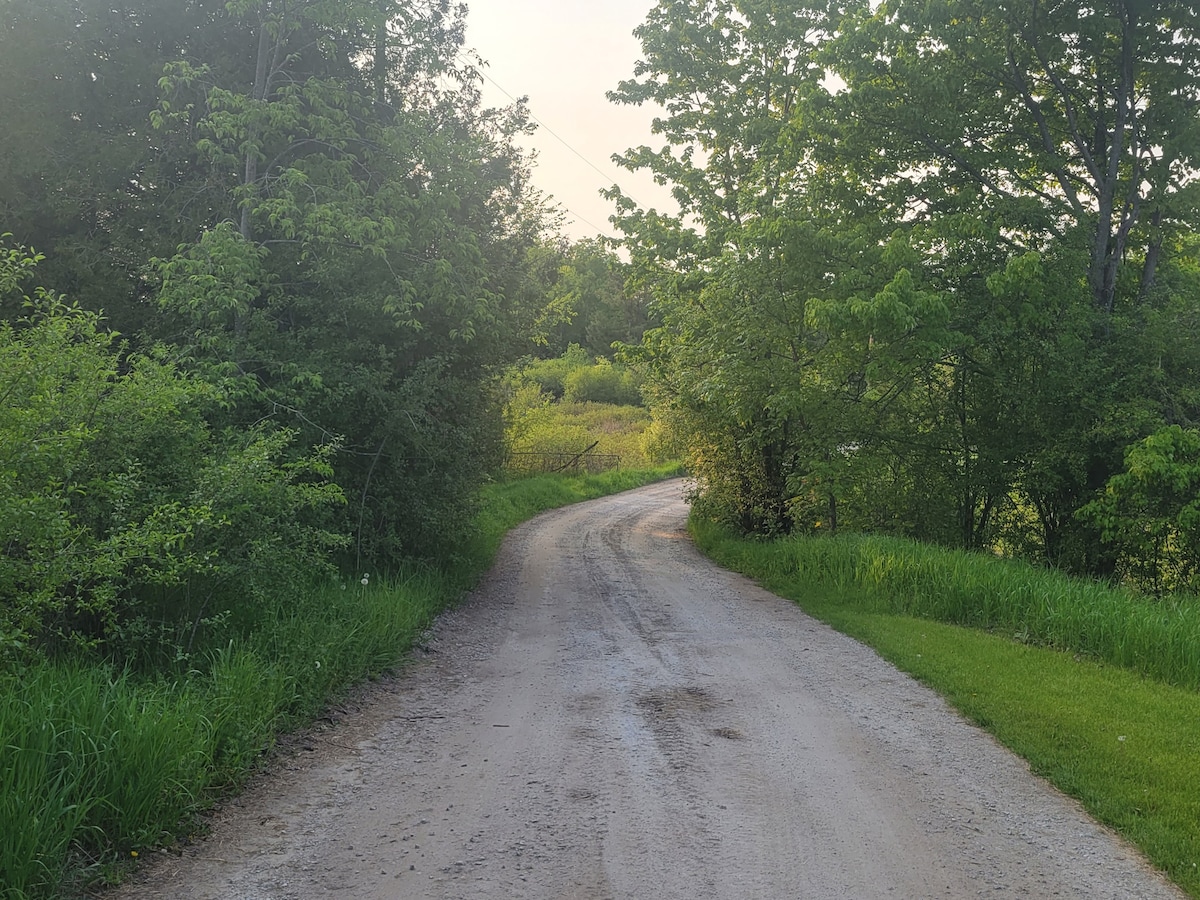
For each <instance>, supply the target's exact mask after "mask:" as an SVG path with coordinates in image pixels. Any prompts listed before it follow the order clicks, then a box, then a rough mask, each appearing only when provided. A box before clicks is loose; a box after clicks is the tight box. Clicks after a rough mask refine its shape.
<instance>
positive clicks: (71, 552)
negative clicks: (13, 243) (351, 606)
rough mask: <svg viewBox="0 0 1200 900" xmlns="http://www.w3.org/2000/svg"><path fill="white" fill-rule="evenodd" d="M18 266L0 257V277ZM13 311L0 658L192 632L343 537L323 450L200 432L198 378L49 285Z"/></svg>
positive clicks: (262, 436)
mask: <svg viewBox="0 0 1200 900" xmlns="http://www.w3.org/2000/svg"><path fill="white" fill-rule="evenodd" d="M28 259H33V257H29V256H27V255H26V256H18V257H15V258H14V257H13V256H12V255H11V254H10V255H8V256H3V255H0V285H5V284H8V285H9V286H10V287H11V285H12V284H13V281H14V279H15V277H16V275H15V273H16V272H17V271H18V270H17V266H18V265H19V264H20V262H21V260H28ZM14 260H15V261H14ZM27 304H28V306H29V310H30V313H29V315H28V316H27V317H26V318H25V319H23V320H21V321H20V322H19V323H17V324H16V325H14V324H12V323H0V546H2V547H3V551H4V552H3V554H0V656H3V655H9V656H13V655H18V654H20V655H30V654H31V655H34V656H38V655H47V654H52V653H55V652H58V651H61V650H63V649H66V648H68V647H71V646H80V645H87V646H92V645H100V644H106V645H107V646H108V649H110V650H112V651H114V652H130V651H131V650H133V649H142V648H145V647H146V645H147V644H150V645H153V644H154V643H155V642H160V641H161V640H162V639H163V638H164V637H166V636H172V635H173V636H174V639H176V640H177V639H178V637H179V635H181V634H182V633H183V631H185V630H187V631H189V632H190V633H191V634H192V635H193V636H194V634H195V631H196V628H197V627H198V626H199V624H200V621H201V619H203V618H205V617H208V616H211V615H213V614H214V613H219V612H225V611H227V610H232V609H234V608H235V607H237V606H238V605H242V604H247V603H253V602H254V601H256V600H259V599H261V598H262V597H264V596H266V595H267V594H269V593H270V592H272V591H276V590H280V589H281V588H282V586H283V585H286V584H288V583H293V582H295V581H296V580H297V579H298V578H311V577H312V575H313V573H314V572H316V571H320V568H321V566H322V564H323V561H324V560H326V559H328V556H329V552H330V550H331V548H333V547H334V546H336V545H338V544H339V543H341V542H342V540H343V539H342V538H340V537H339V536H338V535H337V534H335V533H333V532H331V531H329V530H328V529H327V528H325V527H323V522H324V517H325V515H326V514H327V512H328V510H329V509H330V508H331V507H333V506H336V505H337V504H339V503H340V502H341V501H342V495H341V491H340V490H339V489H338V488H337V487H336V486H335V485H333V484H331V483H330V480H329V478H330V475H331V469H330V466H329V462H328V456H329V453H330V448H324V449H322V450H318V451H316V452H314V453H310V454H306V455H298V454H296V453H295V452H294V451H293V450H292V448H291V443H292V435H291V433H289V432H286V431H280V430H270V429H268V428H266V427H258V428H252V429H250V430H248V431H245V432H240V433H239V432H233V431H231V432H228V433H225V434H222V435H214V434H213V433H212V432H211V430H210V428H209V427H208V425H207V424H206V421H205V416H204V412H205V409H206V408H207V407H209V406H211V405H212V404H213V403H215V402H217V401H219V400H220V397H219V396H218V393H217V392H216V390H215V389H214V388H213V387H212V386H210V385H208V384H206V383H204V382H201V381H198V380H196V379H191V378H188V377H187V376H185V375H183V374H181V373H180V372H179V371H177V370H176V369H175V368H174V366H172V365H171V364H170V363H169V362H168V361H166V360H165V359H163V358H160V357H158V356H156V355H153V354H129V353H127V352H126V351H125V348H124V347H123V346H122V345H121V344H119V343H118V341H117V338H116V336H114V335H112V334H108V333H105V331H104V330H103V328H102V322H101V319H100V317H99V316H98V315H96V314H95V313H91V312H87V311H84V310H82V309H80V308H78V307H75V306H68V305H67V304H65V303H64V302H63V301H62V300H61V299H60V298H58V297H56V296H55V295H53V294H51V293H50V292H48V291H44V290H38V291H37V292H36V293H35V295H34V298H33V299H28V300H27ZM151 617H153V618H155V619H157V621H158V625H157V626H155V625H152V624H150V619H151Z"/></svg>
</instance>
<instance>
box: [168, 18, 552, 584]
mask: <svg viewBox="0 0 1200 900" xmlns="http://www.w3.org/2000/svg"><path fill="white" fill-rule="evenodd" d="M458 15H459V12H457V11H455V10H451V9H450V8H449V7H448V6H447V5H446V4H438V3H431V4H424V5H418V6H413V5H411V4H404V3H399V2H389V3H385V4H380V3H379V2H378V0H370V2H361V3H351V4H346V3H330V2H307V3H299V4H290V3H288V4H285V3H276V2H267V0H261V2H245V3H240V4H235V5H233V6H231V7H230V12H229V15H228V17H227V20H226V21H225V27H226V28H227V29H228V30H229V31H230V32H231V34H233V35H235V36H236V37H235V42H236V43H237V44H238V45H239V46H248V47H251V48H252V52H251V53H250V54H249V55H248V56H246V57H245V58H242V59H235V60H232V61H227V60H224V59H222V58H220V57H218V58H216V59H210V60H185V61H181V62H179V63H177V64H175V65H174V66H172V67H171V68H170V69H169V71H168V74H167V75H166V76H165V77H164V78H163V79H162V89H163V96H162V100H161V102H160V106H159V110H158V112H157V114H156V116H155V121H156V123H157V125H158V126H159V127H160V128H161V129H162V131H163V133H164V135H165V136H166V137H165V140H166V141H167V142H168V143H171V144H172V145H178V146H181V147H182V146H187V145H188V142H189V141H190V142H191V144H190V150H189V151H188V152H189V153H190V154H191V156H192V162H191V164H190V165H189V166H188V167H185V168H184V169H182V172H183V174H182V175H181V176H180V177H181V179H182V180H181V182H180V185H179V188H180V189H183V188H185V187H186V190H187V192H188V193H189V194H190V195H192V196H196V195H199V196H200V197H201V198H202V199H201V200H200V201H198V202H197V203H196V208H197V209H198V210H200V211H203V212H204V218H203V219H202V220H201V221H200V222H198V223H197V224H198V225H199V228H198V229H197V234H196V236H195V237H194V238H193V240H191V241H189V242H187V243H185V244H183V245H182V246H181V247H180V250H179V252H178V253H176V254H175V255H174V256H172V257H169V258H165V259H162V260H160V261H159V273H160V276H161V279H162V291H161V296H160V300H161V303H162V306H163V309H164V311H165V312H166V314H167V316H168V317H170V320H171V321H173V322H174V326H173V330H174V331H175V333H176V334H177V335H179V336H178V337H176V341H177V342H179V343H182V344H185V345H186V346H187V347H188V350H189V352H190V353H191V354H192V356H193V358H194V359H196V360H197V361H199V362H200V363H201V364H203V365H204V366H205V367H206V370H207V371H209V372H210V373H211V377H213V378H220V377H232V378H235V379H240V380H241V382H242V383H243V385H245V387H246V390H247V392H248V393H247V395H246V397H247V399H245V400H243V402H242V403H241V405H240V407H239V409H238V411H237V420H238V421H242V422H248V421H254V420H257V419H258V418H261V417H263V416H274V417H276V418H278V419H281V420H284V421H288V422H289V423H291V424H292V425H294V426H295V427H297V428H299V429H300V431H301V433H302V434H303V435H305V437H306V438H307V439H308V440H309V441H313V442H317V441H322V440H325V439H327V437H328V436H329V435H337V436H339V437H341V438H344V448H343V450H342V452H341V454H340V455H339V457H338V458H337V460H336V462H335V470H336V472H337V477H338V481H339V483H340V484H341V485H343V487H344V488H345V489H346V492H347V495H348V496H349V497H350V498H351V504H350V508H349V510H348V516H349V522H348V524H349V526H350V527H351V528H352V530H353V531H354V532H355V533H356V535H357V542H356V558H358V559H359V560H362V559H366V558H371V557H374V558H376V559H379V560H384V561H386V560H393V559H396V558H397V557H399V556H403V555H409V554H415V555H422V556H437V555H442V554H445V553H446V552H449V551H450V550H451V549H453V547H454V546H455V545H456V544H457V543H458V542H459V541H460V540H461V537H462V536H463V535H464V534H465V533H466V532H467V530H468V528H467V525H468V521H469V517H470V513H471V509H472V506H471V504H472V499H471V498H472V492H473V488H474V486H475V485H476V484H477V483H478V481H479V479H480V477H481V476H482V474H483V473H484V472H485V471H487V469H488V468H489V466H491V465H493V464H494V463H495V462H496V461H498V459H499V455H500V435H501V422H500V416H499V412H498V410H497V409H496V406H495V402H494V398H493V396H492V394H491V391H490V388H489V385H488V380H489V378H490V377H491V375H492V373H494V372H496V371H497V370H498V369H499V367H501V366H502V365H503V364H504V363H506V362H508V361H509V360H511V359H512V358H514V357H515V356H516V354H517V353H518V352H519V344H520V340H519V338H520V337H521V335H520V331H519V329H520V328H522V327H523V326H524V325H525V324H526V323H527V322H528V321H529V320H530V318H531V316H530V315H529V313H528V311H527V310H526V309H524V308H522V306H521V305H520V304H521V300H522V299H523V298H522V294H521V291H520V287H521V285H522V283H523V279H524V265H525V259H526V254H527V251H528V248H529V247H530V246H531V245H532V244H533V243H534V242H535V241H536V240H537V239H538V238H539V237H540V232H541V228H542V211H541V208H540V205H539V202H538V200H537V198H536V196H535V195H533V194H531V193H530V192H529V191H528V189H527V180H528V171H527V164H526V162H525V160H524V159H523V157H522V155H521V153H520V151H519V150H518V149H517V148H516V146H515V144H514V140H515V138H516V137H517V136H518V135H520V134H522V133H523V132H524V131H525V130H526V128H527V124H526V118H525V113H524V110H523V109H522V108H521V107H520V106H519V105H518V106H516V107H513V108H511V109H507V110H485V109H482V108H481V106H480V103H479V96H478V91H477V87H476V83H475V80H474V79H475V75H474V73H473V72H472V71H471V70H470V69H469V68H464V67H462V66H461V65H460V64H459V63H457V62H455V60H456V56H457V52H458V49H459V46H460V43H461V40H462V33H461V22H460V20H459V18H458ZM250 36H253V40H250V39H249V37H250ZM197 172H198V173H200V177H197V175H196V174H195V173H197ZM183 335H186V337H185V336H183Z"/></svg>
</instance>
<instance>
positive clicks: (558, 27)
mask: <svg viewBox="0 0 1200 900" xmlns="http://www.w3.org/2000/svg"><path fill="white" fill-rule="evenodd" d="M467 4H468V9H469V12H468V14H467V44H468V46H470V47H473V48H474V49H475V50H476V51H477V52H478V53H479V55H480V56H482V57H483V59H484V60H486V61H487V62H488V67H487V68H486V69H484V73H485V75H486V77H487V78H488V79H490V81H485V83H484V86H483V87H484V101H485V102H486V103H487V104H488V105H493V106H499V105H507V104H508V103H509V102H511V101H510V100H509V96H506V95H511V96H512V97H521V96H528V97H529V110H530V112H531V113H532V114H533V115H534V116H535V117H536V118H537V119H538V120H539V121H540V122H541V123H542V126H540V127H539V128H538V130H537V132H536V133H535V134H534V135H533V136H532V137H530V138H528V139H526V141H525V144H526V146H527V147H529V148H530V149H534V150H536V151H537V153H538V162H537V166H536V168H535V169H534V173H533V181H534V184H535V185H536V186H537V187H538V188H539V189H541V190H542V191H544V192H545V193H547V194H551V195H553V197H554V199H555V200H557V202H558V203H559V204H561V205H562V206H563V207H565V208H566V222H565V224H564V228H563V230H564V231H565V233H566V234H567V235H568V236H569V237H571V238H573V239H579V238H585V237H594V236H595V235H596V234H598V233H604V234H613V233H614V232H613V228H612V225H611V224H610V223H609V221H608V217H609V216H610V215H612V213H613V205H612V204H611V203H610V202H609V201H608V200H605V199H604V198H603V197H601V196H600V194H599V191H600V190H601V189H602V188H607V187H610V186H611V185H612V184H614V183H618V184H620V185H621V187H622V189H623V190H624V191H625V193H626V194H628V195H629V196H631V197H633V198H634V199H635V200H636V201H637V202H638V203H639V204H640V205H642V206H644V207H647V208H650V207H654V208H657V209H660V210H670V211H674V210H675V209H676V206H675V204H674V202H673V201H672V200H671V198H670V195H669V194H668V192H667V190H666V188H663V187H660V186H658V185H656V184H654V182H653V180H652V179H651V178H650V177H649V176H648V175H646V174H645V173H640V172H639V173H630V172H627V171H625V170H624V169H620V168H618V167H617V166H616V164H615V163H613V162H612V159H611V157H612V155H613V154H614V153H620V152H623V151H624V150H626V149H628V148H630V147H636V146H640V145H642V144H649V145H650V146H652V147H655V148H657V147H659V146H661V144H662V143H663V141H662V139H661V138H660V137H658V136H655V135H653V134H652V133H651V131H650V123H651V120H652V119H653V118H654V112H653V111H652V110H651V109H649V108H647V107H630V106H618V105H616V104H614V103H610V102H609V101H608V99H607V98H606V97H605V96H604V94H605V91H609V90H614V89H615V88H616V87H617V84H618V83H619V82H620V81H622V80H623V79H628V78H631V77H632V76H633V67H634V64H635V63H636V62H637V60H638V59H639V58H640V55H641V54H640V47H639V45H638V42H637V39H636V38H634V37H633V29H634V28H636V27H637V26H638V25H640V24H641V23H642V21H643V20H644V19H645V17H646V14H647V13H648V12H649V11H650V9H652V8H653V7H654V5H655V3H654V0H467ZM551 132H553V134H551ZM555 135H557V137H555ZM559 138H561V140H559ZM581 157H582V158H581ZM597 170H599V171H597Z"/></svg>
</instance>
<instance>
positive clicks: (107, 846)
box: [0, 467, 674, 900]
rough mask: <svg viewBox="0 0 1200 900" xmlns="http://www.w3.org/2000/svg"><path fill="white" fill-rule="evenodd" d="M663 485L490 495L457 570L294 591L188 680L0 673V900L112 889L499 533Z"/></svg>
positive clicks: (634, 481) (85, 667)
mask: <svg viewBox="0 0 1200 900" xmlns="http://www.w3.org/2000/svg"><path fill="white" fill-rule="evenodd" d="M673 473H674V470H673V469H671V468H670V467H664V468H662V469H658V470H652V471H645V472H609V473H606V474H604V475H600V476H579V477H573V478H564V477H555V476H545V477H541V478H534V479H529V480H527V481H522V482H510V483H504V484H495V485H492V486H490V487H489V488H488V489H487V490H486V491H485V495H484V498H483V508H482V511H481V513H480V516H479V523H478V524H479V529H478V532H479V537H478V540H477V542H476V546H475V547H474V548H473V550H472V553H471V554H470V556H469V557H468V558H465V559H461V560H458V561H456V564H455V565H454V566H448V567H447V568H446V570H444V571H442V570H435V569H432V568H417V567H414V568H411V569H409V570H407V571H403V572H399V573H393V574H391V575H387V576H382V577H381V576H378V575H374V574H372V575H369V576H367V577H366V584H363V583H362V582H361V580H360V579H361V577H362V576H361V575H359V574H356V575H355V576H354V577H353V578H349V579H347V580H346V582H345V583H343V582H341V581H339V582H335V583H325V584H321V585H318V586H311V585H310V586H298V587H297V590H296V592H295V595H294V597H293V598H292V600H291V601H290V602H288V603H286V604H279V605H277V606H274V607H272V608H270V609H267V610H263V611H260V615H258V616H257V617H256V621H255V624H254V625H253V626H252V627H249V628H247V629H245V630H244V631H242V632H241V633H238V634H237V635H236V636H235V637H234V638H233V639H232V640H230V641H229V642H228V643H227V644H225V645H224V646H221V647H217V648H213V649H212V650H210V651H209V652H208V653H207V655H204V656H203V658H196V657H192V658H191V659H190V660H189V663H188V665H189V666H190V668H186V669H182V670H179V671H172V672H161V673H158V674H155V675H145V674H133V673H131V672H128V671H125V670H117V669H114V668H113V667H112V666H110V665H106V664H104V663H101V662H96V661H90V662H89V661H75V662H69V663H59V664H53V663H43V664H40V665H35V666H31V667H27V668H23V669H21V670H18V671H9V672H3V671H0V900H49V898H54V897H58V896H62V895H63V893H64V892H65V891H66V890H68V889H71V888H75V887H78V886H80V885H82V884H85V883H87V882H89V881H95V880H109V879H113V878H117V877H119V876H120V873H121V871H122V869H123V868H124V867H125V866H127V865H128V864H129V862H130V861H132V860H133V859H134V858H135V856H136V855H137V854H138V853H140V852H142V851H143V850H145V849H146V848H150V847H155V846H161V845H164V844H167V843H170V842H172V841H174V840H177V839H179V838H182V837H184V836H185V835H187V834H188V833H189V832H190V831H191V830H192V829H193V828H194V827H195V825H196V822H197V816H198V814H199V813H200V812H201V811H203V810H204V809H205V808H207V807H208V806H210V805H211V804H212V803H213V802H214V801H215V800H216V799H218V798H219V797H220V796H222V795H223V794H226V793H228V792H229V791H230V790H232V789H235V788H236V787H237V786H238V785H239V784H240V783H241V782H242V781H243V780H244V779H245V777H246V776H247V774H248V773H249V772H250V771H252V770H253V769H254V767H255V766H256V765H258V764H259V762H260V761H261V760H262V759H263V754H264V752H265V751H267V750H268V749H269V748H270V747H271V746H272V745H273V743H274V741H275V740H276V737H277V736H278V734H279V733H280V732H281V731H285V730H288V729H292V728H295V727H297V726H300V725H302V724H304V723H306V722H308V721H310V720H311V719H312V717H313V716H315V715H317V714H318V713H319V712H320V711H321V710H322V709H323V708H325V707H326V706H327V705H328V704H329V703H330V702H331V701H333V700H335V699H336V698H337V697H338V696H339V695H341V694H342V693H343V692H344V691H346V690H347V689H348V687H349V686H351V685H353V684H355V683H356V682H360V681H362V680H364V679H366V678H369V677H371V676H372V675H375V674H377V673H380V672H383V671H385V670H387V669H389V668H391V667H393V666H395V665H396V664H397V663H398V662H400V661H401V659H402V658H403V656H404V654H405V653H406V651H407V650H408V649H409V647H411V645H412V644H413V642H414V641H415V640H416V639H417V638H418V637H419V636H420V634H421V633H422V632H423V631H424V629H425V628H426V627H427V626H428V625H429V623H430V622H431V620H432V618H433V617H434V616H435V615H436V614H437V613H438V611H439V610H441V609H442V608H444V607H445V606H446V605H447V604H448V603H451V602H453V601H454V599H455V598H456V597H457V596H459V595H460V594H461V592H462V590H463V589H464V588H466V587H469V586H471V585H472V584H473V583H474V582H475V581H476V580H477V578H478V577H479V575H480V574H481V573H482V572H483V571H484V570H485V569H486V568H487V566H488V565H489V564H490V562H491V559H492V557H493V556H494V554H495V551H496V548H497V547H498V546H499V543H500V540H501V538H502V537H503V535H504V533H505V532H506V531H508V529H510V528H511V527H512V526H514V525H516V524H518V523H519V522H521V521H523V520H524V519H526V518H529V517H530V516H532V515H534V514H536V513H538V512H541V511H542V510H544V509H549V508H552V507H556V506H563V505H565V504H567V503H572V502H575V501H577V500H583V499H588V498H590V497H597V496H601V495H603V494H608V493H615V492H617V491H620V490H625V489H626V488H630V487H635V486H637V485H640V484H646V483H648V482H650V481H653V480H657V479H660V478H663V477H666V476H668V475H670V474H673Z"/></svg>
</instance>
